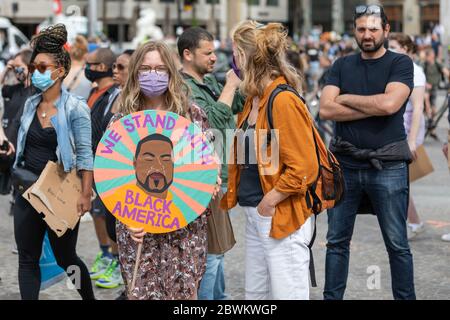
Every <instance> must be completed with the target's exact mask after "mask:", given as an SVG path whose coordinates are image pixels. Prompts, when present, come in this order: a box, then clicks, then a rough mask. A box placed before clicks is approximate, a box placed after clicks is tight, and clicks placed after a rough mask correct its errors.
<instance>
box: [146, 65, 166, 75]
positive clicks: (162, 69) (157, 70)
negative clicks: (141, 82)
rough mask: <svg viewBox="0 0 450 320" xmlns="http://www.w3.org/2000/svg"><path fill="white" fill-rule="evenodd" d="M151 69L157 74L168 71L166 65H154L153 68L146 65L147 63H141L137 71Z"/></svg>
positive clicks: (149, 70) (148, 70) (147, 71)
mask: <svg viewBox="0 0 450 320" xmlns="http://www.w3.org/2000/svg"><path fill="white" fill-rule="evenodd" d="M152 70H155V73H156V74H157V75H164V74H167V73H169V69H168V68H167V67H166V66H156V67H154V68H152V67H150V66H147V65H142V66H140V68H139V73H141V74H143V73H149V72H151V71H152Z"/></svg>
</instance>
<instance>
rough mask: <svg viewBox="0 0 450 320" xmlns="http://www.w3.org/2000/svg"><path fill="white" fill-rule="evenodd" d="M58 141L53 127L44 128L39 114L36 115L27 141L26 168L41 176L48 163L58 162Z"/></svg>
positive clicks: (25, 151) (25, 152)
mask: <svg viewBox="0 0 450 320" xmlns="http://www.w3.org/2000/svg"><path fill="white" fill-rule="evenodd" d="M57 146H58V140H57V137H56V131H55V129H54V128H53V127H48V128H42V126H41V123H40V122H39V119H38V116H37V114H35V115H34V118H33V121H32V122H31V125H30V128H29V129H28V133H27V138H26V141H25V149H24V155H23V156H24V160H25V166H24V167H25V168H26V169H28V170H30V171H32V172H34V173H35V174H38V175H39V174H41V172H42V171H43V170H44V168H45V166H46V164H47V162H48V161H55V162H56V161H57V160H58V157H57V156H56V147H57Z"/></svg>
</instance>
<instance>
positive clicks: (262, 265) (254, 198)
mask: <svg viewBox="0 0 450 320" xmlns="http://www.w3.org/2000/svg"><path fill="white" fill-rule="evenodd" d="M232 40H233V55H234V58H235V61H236V67H237V68H239V69H240V72H238V73H241V77H242V84H241V88H240V89H241V91H242V93H243V94H244V95H246V96H247V100H246V103H245V106H244V109H243V111H242V112H241V113H240V114H239V115H238V124H237V128H238V130H237V132H236V135H235V137H234V143H233V146H232V156H231V159H230V164H229V169H228V170H229V180H228V192H227V194H226V195H225V196H224V198H223V199H222V206H223V207H226V208H227V209H230V208H232V207H234V206H235V205H236V204H237V203H239V205H240V206H241V207H243V209H244V211H245V213H246V217H247V226H246V261H245V262H246V270H245V278H246V281H245V296H246V299H309V268H308V267H309V258H310V257H309V249H308V244H309V241H310V239H311V234H312V226H313V221H312V219H313V217H312V212H311V210H310V209H308V206H307V204H306V200H305V199H306V198H305V197H306V191H307V189H308V187H309V186H311V184H312V183H313V182H314V181H315V179H316V177H317V173H318V163H317V158H316V156H315V154H316V151H315V145H314V139H313V133H312V127H311V125H312V122H311V118H310V114H309V112H308V110H307V108H306V106H305V105H304V104H303V102H302V101H301V100H300V99H299V98H298V97H297V96H296V95H295V94H294V93H292V92H289V91H284V92H281V93H279V94H278V95H277V96H276V98H275V100H274V102H273V108H272V110H273V111H272V114H273V116H272V118H273V127H274V131H272V132H271V134H270V137H271V138H270V142H269V141H268V139H267V137H268V135H267V133H268V131H267V130H268V129H269V124H268V120H267V105H268V99H269V96H270V94H271V93H272V91H273V90H274V89H275V88H276V87H277V86H278V85H280V84H288V85H290V86H291V87H293V88H294V89H296V90H297V91H298V92H300V90H301V77H300V75H299V74H298V73H297V72H296V70H295V68H294V67H292V66H291V65H290V64H289V63H288V62H287V59H286V50H287V32H286V30H285V29H284V27H283V26H282V25H281V24H279V23H269V24H267V25H262V24H259V23H257V22H254V21H244V22H241V23H240V24H239V25H238V26H237V27H236V28H235V29H234V31H233V32H232ZM241 148H244V150H241ZM241 155H243V156H242V157H241Z"/></svg>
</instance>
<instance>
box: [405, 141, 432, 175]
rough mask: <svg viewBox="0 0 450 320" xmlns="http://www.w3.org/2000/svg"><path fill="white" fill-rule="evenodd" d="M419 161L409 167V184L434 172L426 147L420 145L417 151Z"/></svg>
mask: <svg viewBox="0 0 450 320" xmlns="http://www.w3.org/2000/svg"><path fill="white" fill-rule="evenodd" d="M416 153H417V159H416V160H415V161H413V162H412V163H411V164H410V165H409V182H410V183H411V182H414V181H416V180H418V179H420V178H423V177H425V176H427V175H429V174H430V173H432V172H433V171H434V168H433V165H432V164H431V160H430V158H429V157H428V154H427V152H426V151H425V147H424V146H423V145H420V146H419V147H417V150H416Z"/></svg>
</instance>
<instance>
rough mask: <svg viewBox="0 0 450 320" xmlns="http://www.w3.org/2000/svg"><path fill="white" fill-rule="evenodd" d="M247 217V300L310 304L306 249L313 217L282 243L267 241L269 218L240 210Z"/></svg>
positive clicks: (269, 226)
mask: <svg viewBox="0 0 450 320" xmlns="http://www.w3.org/2000/svg"><path fill="white" fill-rule="evenodd" d="M243 209H244V211H245V213H246V216H247V225H246V237H245V240H246V248H245V299H246V300H269V299H276V300H309V249H308V244H309V242H310V240H311V237H312V231H313V227H314V220H313V219H314V216H311V217H310V218H309V219H308V220H306V222H305V224H303V225H302V227H301V228H300V229H299V230H297V231H296V232H294V233H293V234H291V235H289V236H287V237H286V238H283V239H281V240H278V239H274V238H271V237H269V232H270V229H271V225H272V217H264V216H261V215H260V214H259V213H258V211H257V210H256V208H253V207H243Z"/></svg>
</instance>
